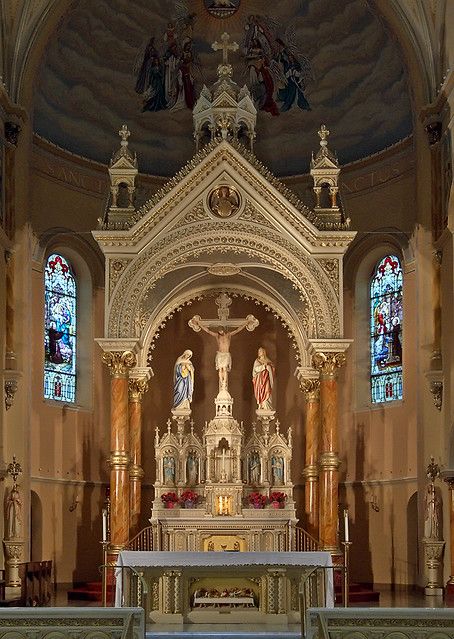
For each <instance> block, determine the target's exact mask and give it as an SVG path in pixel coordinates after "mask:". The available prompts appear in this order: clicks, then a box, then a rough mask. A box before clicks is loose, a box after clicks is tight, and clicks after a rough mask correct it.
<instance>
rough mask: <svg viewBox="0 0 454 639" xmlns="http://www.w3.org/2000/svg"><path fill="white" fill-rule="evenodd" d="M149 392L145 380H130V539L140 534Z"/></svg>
mask: <svg viewBox="0 0 454 639" xmlns="http://www.w3.org/2000/svg"><path fill="white" fill-rule="evenodd" d="M147 390H148V381H147V380H146V379H144V378H141V379H136V378H132V379H129V452H130V459H131V465H130V467H129V481H130V502H129V503H130V527H129V529H130V533H129V534H130V537H132V536H133V535H135V534H136V533H137V532H138V528H139V519H140V506H141V490H142V477H143V469H142V466H141V463H142V399H143V396H144V394H145V393H146V392H147Z"/></svg>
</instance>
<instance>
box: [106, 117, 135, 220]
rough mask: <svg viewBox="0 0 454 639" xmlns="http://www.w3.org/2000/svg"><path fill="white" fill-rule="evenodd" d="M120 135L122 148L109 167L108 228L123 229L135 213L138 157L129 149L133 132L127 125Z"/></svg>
mask: <svg viewBox="0 0 454 639" xmlns="http://www.w3.org/2000/svg"><path fill="white" fill-rule="evenodd" d="M118 135H119V136H120V148H119V149H118V151H116V152H115V153H114V154H113V156H112V160H111V161H110V166H109V176H110V194H111V195H110V206H109V209H108V221H107V225H106V226H107V227H108V228H123V227H124V225H125V224H127V223H128V222H129V219H130V217H131V215H132V214H133V213H134V212H135V207H134V194H135V191H136V186H135V180H136V176H137V173H138V169H137V157H136V155H135V154H133V153H131V150H130V149H129V145H128V144H129V143H128V138H129V137H130V135H131V132H130V130H129V129H128V127H127V125H126V124H123V126H122V127H121V129H120V130H119V131H118Z"/></svg>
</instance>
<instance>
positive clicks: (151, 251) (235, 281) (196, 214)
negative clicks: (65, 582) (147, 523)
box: [93, 34, 355, 550]
mask: <svg viewBox="0 0 454 639" xmlns="http://www.w3.org/2000/svg"><path fill="white" fill-rule="evenodd" d="M232 46H233V45H232V43H230V44H229V38H228V36H227V34H224V36H223V37H222V38H221V43H214V45H213V48H214V49H215V50H218V49H221V50H222V52H223V59H222V63H221V64H220V65H219V67H218V79H217V81H216V82H214V84H213V85H212V86H211V87H210V88H208V87H206V86H204V87H203V89H202V91H201V94H200V97H199V99H198V101H197V103H196V105H195V107H194V110H193V118H194V137H195V140H196V149H197V152H196V154H195V155H194V157H193V159H192V160H191V161H190V162H189V163H188V164H187V165H186V166H184V167H183V168H182V169H181V171H179V173H178V174H177V175H176V176H175V177H174V178H173V179H171V180H170V181H169V182H168V183H167V184H166V185H165V186H164V187H163V188H162V189H161V190H159V191H158V192H157V193H156V194H155V195H154V196H153V197H152V198H151V199H150V200H149V201H148V202H147V203H146V204H144V205H143V206H142V207H141V208H139V209H136V208H135V206H134V191H135V180H136V176H137V173H138V162H137V158H136V156H135V155H134V154H133V152H132V151H131V150H130V147H129V140H128V138H129V136H130V132H129V131H128V129H127V127H126V126H123V127H122V129H121V130H120V138H121V145H120V148H119V150H118V151H117V152H116V153H115V154H114V156H113V157H112V160H111V164H110V167H109V175H110V180H111V199H110V206H109V207H108V209H107V211H106V214H105V217H104V219H102V220H100V228H99V230H97V231H94V232H93V235H94V237H95V239H96V240H97V242H98V243H99V246H100V247H101V249H102V251H103V253H104V255H105V260H106V263H105V264H106V268H105V272H106V286H105V296H106V299H105V308H106V311H105V333H104V337H102V338H99V339H98V340H97V342H98V344H99V345H100V346H101V348H102V349H103V351H104V361H105V362H106V363H107V364H108V365H109V366H110V368H111V372H112V375H113V378H112V402H113V403H115V404H116V406H117V408H116V409H114V410H112V418H111V419H112V424H111V426H112V454H111V458H110V467H111V489H112V490H111V494H112V495H114V497H113V500H118V503H117V502H115V503H112V525H111V530H112V541H111V545H112V549H113V550H115V549H117V550H118V549H120V548H121V546H122V545H123V544H124V543H125V542H126V541H127V539H128V538H129V534H130V530H131V529H132V527H131V521H129V522H128V521H127V510H128V508H127V507H126V506H125V505H123V506H122V504H121V503H120V502H121V500H122V499H126V498H125V497H121V495H119V491H118V485H119V484H122V485H123V483H124V484H127V483H128V482H129V483H130V491H131V509H132V512H131V517H133V512H134V509H135V508H136V509H137V508H140V506H137V505H136V506H134V499H136V501H137V498H138V497H137V494H138V491H139V494H140V480H141V476H142V474H143V473H141V467H140V453H138V451H137V448H136V449H134V444H131V443H130V442H131V441H133V439H134V438H133V437H132V438H131V440H130V439H129V438H128V437H127V435H126V434H125V433H126V430H127V428H129V426H128V425H127V424H126V422H125V419H126V418H127V414H128V409H127V402H128V394H127V378H128V376H129V379H130V381H131V379H132V380H136V381H139V382H141V383H142V386H141V387H137V385H136V387H135V388H136V395H135V396H134V397H135V400H134V399H133V402H134V401H136V400H137V397H139V398H140V397H141V394H143V392H144V391H145V389H146V385H147V383H148V382H149V380H150V378H151V377H152V375H153V370H152V369H155V370H156V369H157V368H159V366H160V362H159V361H156V360H155V359H154V357H153V353H154V348H155V345H156V344H157V343H158V341H159V338H160V336H161V335H162V334H163V332H164V331H165V330H166V327H167V325H168V324H169V322H170V320H171V318H173V317H174V316H175V314H177V313H178V312H180V311H181V309H183V308H185V307H187V305H189V304H194V303H195V302H196V301H199V300H203V299H209V300H211V302H210V304H211V308H212V316H211V319H210V317H202V316H201V315H199V314H197V313H196V312H194V315H193V317H192V318H191V320H190V321H189V324H188V323H187V322H186V327H185V331H187V332H186V333H185V335H187V340H188V343H189V341H190V339H191V336H193V335H194V331H195V332H197V333H200V335H202V336H203V338H204V339H206V340H207V341H208V340H213V343H214V342H216V344H217V355H216V364H214V363H213V368H212V371H210V372H209V373H206V374H210V375H215V376H216V377H217V376H219V384H218V394H217V395H216V397H208V398H206V399H205V401H206V410H205V421H206V423H205V426H204V428H203V429H201V431H199V432H198V433H196V432H194V427H193V425H192V426H191V400H192V390H191V389H192V388H193V386H191V380H192V383H193V376H194V370H193V369H191V366H192V365H191V357H192V355H193V353H192V351H191V350H189V349H188V347H186V348H187V350H186V351H184V352H183V354H181V351H180V352H179V353H174V354H173V355H171V354H169V357H170V356H172V357H173V361H175V360H177V361H176V364H175V374H176V372H177V367H180V368H179V369H178V370H181V371H184V374H183V373H181V375H180V378H179V380H178V381H179V383H180V386H179V387H178V389H176V388H175V389H174V390H175V393H176V394H175V395H174V405H173V407H172V406H171V405H169V415H168V417H169V421H168V424H167V426H166V425H165V423H164V424H162V426H161V427H160V428H159V429H158V431H157V432H156V436H155V442H154V443H155V452H154V454H155V457H156V477H155V478H153V479H154V485H155V502H154V507H153V518H154V521H158V520H160V518H161V515H162V514H163V513H162V510H163V506H162V504H161V503H160V499H159V498H160V497H161V496H162V495H163V494H164V493H167V492H172V491H173V490H175V491H177V492H178V491H179V492H181V491H182V490H183V489H185V488H190V487H196V488H198V492H199V493H200V492H201V493H203V496H204V499H205V500H206V504H205V506H204V508H205V514H206V515H207V516H209V517H217V516H224V515H226V514H229V515H231V516H232V517H234V516H239V515H241V514H242V513H243V505H244V499H245V498H246V497H247V496H248V495H249V494H250V493H251V492H253V491H258V492H259V493H260V492H261V493H263V494H264V495H265V494H268V492H269V491H270V490H273V489H274V488H278V490H279V492H283V493H285V499H286V507H285V508H284V509H283V510H286V509H287V512H286V515H285V517H284V516H282V517H280V518H279V517H277V515H276V521H277V520H279V525H280V526H281V528H282V530H284V529H285V526H287V530H288V525H289V524H288V522H291V523H292V525H293V524H294V522H295V521H296V520H295V508H294V501H293V493H292V490H293V484H292V480H291V472H290V470H291V469H290V463H291V459H292V433H291V432H290V431H289V430H288V425H285V426H284V425H282V426H281V427H280V426H279V416H278V415H276V411H275V406H276V404H275V402H274V403H273V398H272V395H271V394H270V392H269V391H267V389H266V383H268V385H269V386H270V388H272V381H271V382H270V381H269V379H270V378H267V379H268V381H267V382H266V383H265V384H262V385H260V384H256V385H254V388H253V390H252V386H251V394H252V392H254V393H255V398H256V402H257V406H256V417H257V419H256V424H255V426H253V427H252V426H251V425H250V424H249V425H247V428H246V431H247V432H245V427H244V426H243V424H241V423H239V422H238V421H237V420H236V419H235V407H234V401H235V400H236V398H235V397H233V396H232V395H231V393H230V390H229V378H230V377H231V376H234V375H235V371H236V370H237V368H238V367H239V366H241V365H244V363H241V362H238V361H236V362H234V364H233V367H232V366H231V358H230V353H229V346H230V339H232V341H234V340H237V339H240V337H239V336H238V337H236V335H237V334H238V333H239V332H241V331H242V335H243V336H244V335H246V336H247V337H249V336H250V335H254V331H256V334H259V330H260V327H259V328H257V326H258V324H259V322H258V320H257V319H256V318H255V316H254V315H253V313H252V312H251V313H250V314H248V315H247V316H245V317H237V316H236V314H234V313H233V312H231V308H230V305H231V304H232V299H240V298H241V299H246V300H249V301H252V302H253V303H254V304H256V305H259V306H261V307H262V308H264V309H265V310H266V312H268V313H270V314H272V315H273V317H275V318H278V320H279V322H280V323H281V324H282V326H283V327H284V329H285V331H286V333H288V335H289V342H290V344H291V346H293V349H294V355H295V361H294V365H295V369H296V372H297V375H298V378H299V380H300V383H301V386H302V388H303V391H304V392H306V398H307V399H308V401H312V400H311V397H312V395H311V393H312V394H313V393H315V391H317V390H318V386H317V384H319V379H320V383H321V384H323V379H328V378H329V379H331V380H332V378H333V376H334V375H335V372H336V369H337V368H338V367H340V365H341V364H342V362H343V358H344V352H345V351H346V349H347V348H348V345H349V341H348V340H345V339H344V336H343V307H342V306H343V303H342V259H343V255H344V253H345V251H346V249H347V247H348V245H349V244H350V242H351V241H352V239H353V238H354V236H355V233H353V232H351V231H350V230H349V220H348V219H347V218H346V217H345V213H344V211H343V210H342V207H341V206H340V203H339V199H338V179H339V173H340V168H339V166H338V162H337V159H336V156H335V155H334V153H332V152H331V150H330V149H329V147H328V136H329V131H328V129H327V127H326V126H325V125H322V126H321V128H320V130H319V132H318V134H319V137H320V148H319V150H318V152H317V153H316V154H315V155H314V156H313V159H312V163H311V174H312V178H313V182H314V186H313V192H314V207H313V208H309V207H307V206H306V205H305V204H303V203H302V202H301V201H300V200H299V199H298V197H296V196H295V195H294V194H293V193H292V192H291V191H290V190H289V189H288V188H287V187H285V186H284V185H283V184H282V183H281V182H280V181H279V180H277V179H276V178H275V177H274V176H273V175H272V174H271V173H270V172H269V171H268V170H267V169H266V168H265V167H264V166H263V165H262V164H261V163H260V161H259V160H258V159H257V158H256V157H255V156H254V154H253V144H254V138H255V135H256V131H255V127H256V110H255V107H254V104H253V101H252V99H251V96H250V94H249V91H248V89H247V87H240V86H238V85H237V84H236V83H235V82H234V80H233V78H232V67H231V65H230V64H229V63H228V51H229V47H230V48H231V47H232ZM213 55H215V53H213ZM132 134H133V132H132ZM253 310H254V309H253V308H252V311H253ZM257 339H259V338H257ZM259 345H260V343H259ZM181 350H183V349H181ZM177 356H179V357H178V359H177ZM247 366H248V367H251V366H252V362H248V363H247ZM256 366H257V372H260V371H261V370H266V369H267V370H268V373H269V375H271V377H272V375H273V363H272V362H271V361H270V360H269V359H268V357H267V354H266V352H265V351H264V349H260V350H259V352H258V355H257V360H256V362H255V363H254V370H255V367H256ZM267 367H268V368H267ZM196 373H197V372H196ZM124 379H126V382H124ZM174 382H175V384H176V377H175V380H174ZM124 383H126V386H125V387H124V386H122V384H124ZM149 383H150V384H153V380H151V381H150V382H149ZM172 383H173V382H172V380H169V384H170V385H172ZM124 388H126V391H125V390H124ZM280 388H281V389H282V392H283V391H284V385H281V386H280ZM330 388H331V387H330ZM122 389H123V390H122ZM130 389H131V386H130ZM326 389H328V387H326ZM320 391H321V393H322V402H323V388H322V387H321V388H320ZM326 392H328V390H326ZM314 397H315V395H314ZM317 397H318V395H317ZM312 399H313V397H312ZM325 400H326V402H328V403H326V406H328V404H329V401H328V400H329V398H328V395H326V397H325ZM317 401H318V400H317ZM333 401H334V402H335V401H336V399H335V397H334V400H333ZM122 403H123V406H124V408H125V410H124V411H123V412H122V410H121V409H120V407H119V406H120V405H121V404H122ZM322 410H323V406H322ZM129 414H130V420H131V397H130V409H129ZM133 414H134V415H136V413H134V412H133ZM308 414H309V413H308ZM330 415H331V417H330V418H329V419H328V420H325V421H326V424H327V426H326V427H327V428H330V429H331V430H332V433H334V435H333V436H332V437H331V439H330V438H329V437H328V438H327V441H328V440H329V441H330V442H331V443H330V444H329V447H328V448H327V449H326V450H321V451H319V452H318V453H317V454H320V456H321V457H320V459H321V467H322V471H321V475H320V477H319V476H318V471H317V470H316V467H317V464H320V459H311V458H310V456H309V457H307V458H306V467H305V477H306V481H307V482H308V485H310V487H311V490H315V488H314V487H315V486H316V484H317V482H318V481H320V482H321V483H322V484H323V482H325V484H326V486H328V490H334V491H337V476H336V473H337V468H338V459H337V444H336V436H337V435H336V428H337V426H336V424H335V421H336V419H337V415H336V411H335V410H332V407H331V409H330ZM125 416H126V417H125ZM137 419H138V421H139V422H140V419H141V418H137ZM132 424H135V421H134V419H133V420H132V421H131V428H133V426H132ZM310 427H311V428H312V426H310ZM306 428H308V426H306ZM149 444H150V445H151V442H150V443H149ZM131 446H132V449H131ZM147 448H149V446H148V445H147ZM133 449H134V450H133ZM303 457H304V454H303ZM323 464H324V465H323ZM278 466H280V467H279V468H278ZM131 469H132V470H131ZM323 469H325V470H323ZM191 473H192V474H191ZM326 486H325V487H326ZM315 494H316V493H313V494H312V497H311V498H313V497H314V495H315ZM134 495H136V497H135V498H134ZM222 497H226V498H227V497H228V500H227V501H224V502H223V501H222V499H220V498H222ZM306 499H308V497H307V496H306ZM336 500H337V497H336ZM312 501H313V499H312ZM326 507H328V506H326ZM223 508H224V510H225V512H224V511H223ZM317 508H318V507H317ZM321 508H323V506H321ZM329 508H331V510H330V511H329V512H325V513H324V515H323V513H322V514H321V518H322V519H321V520H323V518H324V524H323V527H324V530H323V531H322V534H320V537H322V538H324V540H325V543H324V544H322V545H323V546H324V547H325V548H329V549H335V548H336V547H337V539H336V522H335V520H336V519H337V511H336V508H337V501H336V503H334V504H331V505H330V506H329ZM311 517H312V524H313V526H312V532H313V533H314V534H316V536H317V537H318V536H319V533H320V531H318V529H317V528H318V523H316V522H318V512H315V511H314V512H312V516H311ZM190 519H191V521H192V522H193V523H194V515H192V514H191V516H190ZM253 519H254V522H255V524H254V526H255V529H256V528H257V525H258V522H257V521H256V520H257V517H255V518H253ZM262 519H264V518H263V517H262ZM285 522H287V523H285ZM181 530H182V534H183V535H184V527H183V528H181ZM286 534H287V533H286ZM277 538H278V537H276V539H277ZM203 539H204V540H205V541H204V542H203V543H205V545H206V546H207V545H208V544H209V542H210V540H209V530H208V528H207V527H206V526H205V528H204V532H203ZM173 540H174V542H175V537H174V538H173ZM174 542H172V543H174ZM175 543H176V542H175ZM202 545H203V544H202ZM199 546H200V544H199V542H194V543H193V546H192V547H191V548H187V549H188V550H198V549H202V548H200V547H199ZM247 546H248V547H249V549H252V548H253V547H254V544H253V543H252V542H248V544H247ZM172 547H175V548H176V547H177V546H172ZM260 547H263V546H260V544H259V545H258V546H256V547H255V549H256V550H258V549H259V548H260ZM180 549H183V548H181V547H180ZM205 549H207V547H206V548H205ZM242 549H243V550H246V549H247V548H242ZM263 549H265V548H264V547H263ZM269 549H273V550H279V549H280V550H284V549H291V542H290V540H289V538H287V539H286V541H285V542H282V544H281V543H280V542H278V541H276V540H275V541H273V543H272V544H271V545H270V548H269Z"/></svg>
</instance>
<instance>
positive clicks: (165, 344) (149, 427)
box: [142, 286, 305, 485]
mask: <svg viewBox="0 0 454 639" xmlns="http://www.w3.org/2000/svg"><path fill="white" fill-rule="evenodd" d="M222 290H223V291H225V292H227V293H229V294H231V295H232V305H231V307H230V316H231V317H233V318H238V317H246V315H248V314H249V313H252V314H253V315H254V316H255V317H256V318H257V319H258V320H259V322H260V324H259V326H258V327H257V328H256V329H255V330H254V331H253V332H248V331H246V330H243V331H242V332H241V333H239V334H237V335H235V336H234V337H233V338H232V340H231V346H230V351H231V354H232V370H231V372H230V375H229V392H230V393H231V395H232V397H233V400H234V404H233V415H234V417H235V419H237V420H238V421H239V422H241V421H243V422H244V429H245V433H246V437H247V436H248V435H249V434H251V432H252V422H253V421H256V415H255V408H256V404H255V401H254V394H253V387H252V365H253V362H254V359H255V357H256V356H257V350H258V348H259V347H260V346H264V347H265V348H266V350H267V354H268V356H269V357H270V359H271V360H272V361H273V363H274V364H275V366H276V381H275V393H274V397H275V402H276V410H277V413H276V417H277V418H278V419H279V421H280V423H281V430H282V431H283V432H284V433H286V432H287V428H288V427H289V426H292V432H293V441H294V451H295V452H294V456H293V461H292V474H293V481H294V482H295V483H296V484H300V483H301V477H302V476H301V472H302V470H303V468H302V464H303V461H304V455H303V450H304V447H303V442H304V430H303V424H304V410H305V400H304V394H303V392H302V391H301V389H300V387H299V382H298V379H297V377H296V376H295V369H296V367H297V364H298V362H297V359H296V355H297V351H296V350H295V349H294V346H293V335H291V334H290V335H289V332H288V330H287V327H286V326H285V325H283V323H282V321H281V319H280V318H279V317H277V316H276V313H275V312H273V309H271V308H267V307H266V306H265V305H263V304H257V303H256V300H255V299H252V298H250V299H247V298H246V297H240V296H239V295H238V296H236V297H233V295H234V291H232V290H228V288H226V287H224V286H223V287H222ZM218 292H219V291H218V290H215V289H213V290H212V291H207V292H206V295H203V297H201V298H198V299H194V300H193V301H192V303H191V304H188V305H184V306H181V307H178V309H176V311H175V312H174V313H173V314H172V316H171V317H169V319H168V320H167V322H166V323H165V325H164V326H162V328H161V329H160V331H159V335H158V337H157V339H156V340H155V342H154V343H153V344H151V345H150V346H153V348H152V349H151V352H152V355H153V359H152V362H151V365H152V368H153V372H154V376H153V377H152V379H151V380H150V382H149V390H148V392H147V393H146V394H145V395H144V398H143V416H144V417H143V420H144V421H143V423H144V426H143V442H144V443H143V454H142V462H143V468H144V471H145V477H144V483H145V485H149V484H151V483H153V482H154V472H155V466H154V454H153V446H152V442H153V441H154V436H155V429H156V427H158V428H159V430H160V433H161V434H162V433H163V432H164V431H165V430H166V428H167V426H166V422H167V420H168V419H169V418H170V417H171V412H170V411H171V408H172V400H173V369H174V364H175V361H176V359H177V357H178V356H179V355H181V354H182V353H183V352H184V351H185V350H186V349H190V350H192V352H193V357H192V361H193V363H194V367H195V384H194V395H193V402H192V415H191V418H193V419H194V430H195V432H196V433H198V434H199V435H201V433H202V428H203V426H204V423H205V421H206V420H208V421H209V420H210V419H212V418H213V417H214V414H215V404H214V398H215V396H216V394H217V391H218V374H217V372H216V370H215V363H214V359H215V353H216V340H215V339H214V338H213V337H212V336H210V335H207V334H206V333H204V332H200V333H196V332H194V331H193V330H192V329H191V328H190V327H189V326H188V321H189V319H190V318H191V317H193V316H194V315H196V314H197V315H200V316H201V317H202V318H213V317H216V310H217V307H216V304H215V296H216V294H217V293H218ZM210 293H211V295H210ZM144 350H145V348H144Z"/></svg>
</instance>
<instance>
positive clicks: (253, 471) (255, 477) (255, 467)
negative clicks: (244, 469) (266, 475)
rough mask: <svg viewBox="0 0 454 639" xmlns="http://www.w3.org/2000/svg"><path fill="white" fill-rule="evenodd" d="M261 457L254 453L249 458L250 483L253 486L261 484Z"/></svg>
mask: <svg viewBox="0 0 454 639" xmlns="http://www.w3.org/2000/svg"><path fill="white" fill-rule="evenodd" d="M260 470H261V469H260V456H259V454H258V452H257V451H254V452H253V453H252V454H251V456H250V458H249V481H250V482H251V484H252V485H253V486H257V485H258V484H259V483H260Z"/></svg>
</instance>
